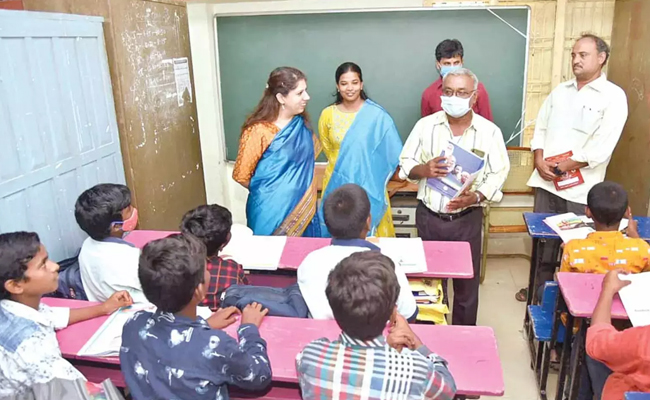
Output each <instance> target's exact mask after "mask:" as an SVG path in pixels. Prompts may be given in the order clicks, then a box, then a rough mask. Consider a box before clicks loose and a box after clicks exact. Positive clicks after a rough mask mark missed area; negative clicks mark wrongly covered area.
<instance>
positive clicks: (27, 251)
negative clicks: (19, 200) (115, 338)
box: [0, 232, 132, 398]
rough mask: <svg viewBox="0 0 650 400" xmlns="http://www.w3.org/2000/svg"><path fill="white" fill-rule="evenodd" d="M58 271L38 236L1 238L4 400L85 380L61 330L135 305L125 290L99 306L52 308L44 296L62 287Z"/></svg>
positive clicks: (0, 383) (0, 393)
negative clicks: (66, 352)
mask: <svg viewBox="0 0 650 400" xmlns="http://www.w3.org/2000/svg"><path fill="white" fill-rule="evenodd" d="M58 271H59V265H58V264H57V263H55V262H54V261H52V260H50V259H49V258H48V254H47V250H46V249H45V246H43V244H41V241H40V238H39V237H38V235H37V234H36V233H33V232H12V233H4V234H1V235H0V299H1V300H0V398H4V397H7V396H16V395H24V394H26V393H28V392H29V390H30V388H31V387H32V386H34V385H35V384H39V383H47V382H50V381H51V380H53V379H64V380H77V379H83V380H85V378H84V376H83V375H82V374H81V373H80V372H79V371H77V369H75V368H74V367H73V366H72V365H71V364H70V363H69V362H68V361H66V360H65V359H64V358H63V356H62V355H61V349H60V348H59V342H58V341H57V339H56V333H55V330H58V329H63V328H65V327H66V326H68V325H72V324H74V323H77V322H81V321H85V320H88V319H91V318H95V317H99V316H100V315H107V314H110V313H112V312H113V311H115V310H117V309H118V308H120V307H124V306H128V305H130V304H131V303H132V301H131V297H130V296H129V294H128V292H124V291H123V292H116V293H113V295H112V296H111V297H110V298H109V299H108V300H107V301H106V302H105V303H103V304H100V305H96V306H91V307H85V308H74V309H69V308H61V307H53V308H50V307H48V306H46V305H44V304H41V297H42V296H43V295H45V294H47V293H51V292H53V291H55V290H56V289H57V287H58V285H59V280H58V278H59V272H58Z"/></svg>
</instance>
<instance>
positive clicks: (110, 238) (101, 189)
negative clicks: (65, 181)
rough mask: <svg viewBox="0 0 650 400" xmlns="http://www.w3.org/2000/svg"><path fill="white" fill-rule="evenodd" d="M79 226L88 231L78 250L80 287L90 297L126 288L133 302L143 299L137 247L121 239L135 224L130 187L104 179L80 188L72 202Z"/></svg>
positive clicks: (99, 298)
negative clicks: (82, 190)
mask: <svg viewBox="0 0 650 400" xmlns="http://www.w3.org/2000/svg"><path fill="white" fill-rule="evenodd" d="M74 208H75V209H74V216H75V219H76V220H77V224H79V227H80V228H81V229H82V230H83V231H84V232H86V233H87V234H88V236H89V237H88V238H87V239H86V240H85V241H84V242H83V245H82V246H81V252H80V253H79V269H80V272H81V281H82V283H83V287H84V291H85V292H86V295H87V296H88V300H90V301H105V300H106V299H108V298H109V297H110V296H111V295H112V294H113V293H115V292H117V291H120V290H126V291H128V292H129V293H130V294H131V297H132V298H133V301H134V302H136V303H146V302H147V299H146V298H145V296H144V294H143V293H142V287H141V286H140V281H139V280H138V258H139V257H140V249H138V248H137V247H135V246H134V245H133V244H131V243H129V242H127V241H125V240H124V239H122V237H123V236H124V234H125V232H130V231H132V230H134V229H135V227H136V225H137V224H138V210H137V209H136V208H135V207H133V206H132V205H131V191H130V190H129V188H128V187H126V186H124V185H116V184H112V183H105V184H99V185H96V186H93V187H92V188H90V189H88V190H86V191H85V192H83V193H82V194H81V195H80V196H79V198H78V199H77V202H76V204H75V206H74Z"/></svg>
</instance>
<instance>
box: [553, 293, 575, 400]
mask: <svg viewBox="0 0 650 400" xmlns="http://www.w3.org/2000/svg"><path fill="white" fill-rule="evenodd" d="M557 297H558V299H559V301H560V302H559V307H558V309H557V311H556V312H558V313H561V312H564V311H566V310H567V307H566V303H565V301H564V296H562V293H558V295H557ZM572 339H573V315H571V314H570V313H567V322H566V329H565V333H564V343H562V359H561V361H560V372H559V373H558V376H557V392H556V394H555V400H563V398H564V381H565V379H566V374H567V372H568V370H569V362H570V356H571V340H572Z"/></svg>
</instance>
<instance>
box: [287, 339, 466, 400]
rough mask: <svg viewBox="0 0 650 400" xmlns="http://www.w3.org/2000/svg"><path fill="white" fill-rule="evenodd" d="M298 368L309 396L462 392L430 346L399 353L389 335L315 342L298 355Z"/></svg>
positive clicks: (394, 399) (442, 398)
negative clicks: (457, 388) (388, 339)
mask: <svg viewBox="0 0 650 400" xmlns="http://www.w3.org/2000/svg"><path fill="white" fill-rule="evenodd" d="M296 370H297V371H298V382H299V384H300V389H301V391H302V398H303V399H304V400H311V399H323V400H324V399H332V400H343V399H359V400H362V399H363V400H375V399H377V400H379V399H391V400H400V399H403V400H410V399H423V398H426V399H438V400H451V399H453V398H454V395H455V393H456V384H455V383H454V379H453V378H452V376H451V373H450V372H449V370H448V369H447V362H446V361H445V360H444V359H443V358H441V357H440V356H438V355H436V354H435V353H432V352H431V351H430V350H429V349H428V348H427V347H426V346H422V347H420V348H419V349H417V350H416V351H411V350H409V349H404V350H402V352H401V353H399V352H398V351H397V350H395V349H393V348H391V347H390V346H388V344H387V343H386V339H385V338H384V337H383V336H379V337H377V338H376V339H373V340H371V341H367V342H364V341H361V340H358V339H353V338H351V337H350V336H348V335H346V334H345V333H341V336H340V337H339V339H338V340H335V341H333V342H330V341H329V340H328V339H318V340H315V341H313V342H311V343H310V344H308V345H307V346H306V347H305V348H304V349H303V351H302V352H301V353H299V354H298V356H297V357H296Z"/></svg>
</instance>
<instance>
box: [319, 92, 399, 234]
mask: <svg viewBox="0 0 650 400" xmlns="http://www.w3.org/2000/svg"><path fill="white" fill-rule="evenodd" d="M356 116H357V113H356V112H355V113H345V112H342V111H340V110H339V109H338V107H336V106H335V105H332V106H329V107H327V108H326V109H324V110H323V112H322V113H321V115H320V120H319V121H318V134H319V135H320V141H321V144H322V146H323V152H324V153H325V156H326V157H327V167H326V168H325V175H324V176H323V193H324V192H325V188H326V187H327V184H328V183H329V180H330V177H331V176H332V172H333V171H334V166H335V165H336V160H337V159H338V156H339V150H340V149H341V143H342V142H343V139H344V138H345V134H346V133H347V132H348V129H350V126H351V125H352V123H353V122H354V119H355V118H356ZM386 202H387V203H388V208H387V209H386V213H385V214H384V217H383V218H382V219H381V221H380V222H379V226H377V232H376V233H375V235H376V236H380V237H395V227H394V226H393V215H392V212H391V209H390V199H389V197H388V191H386Z"/></svg>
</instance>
